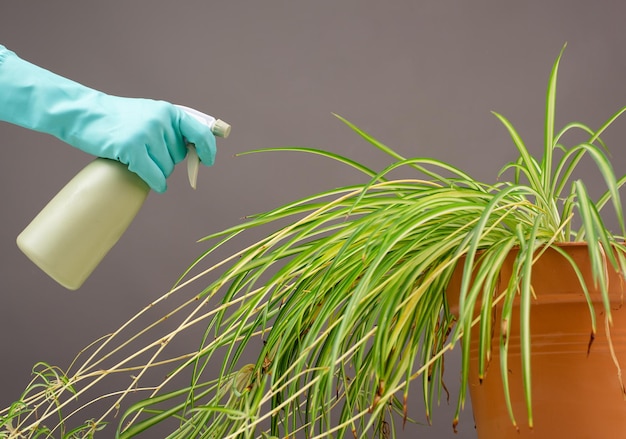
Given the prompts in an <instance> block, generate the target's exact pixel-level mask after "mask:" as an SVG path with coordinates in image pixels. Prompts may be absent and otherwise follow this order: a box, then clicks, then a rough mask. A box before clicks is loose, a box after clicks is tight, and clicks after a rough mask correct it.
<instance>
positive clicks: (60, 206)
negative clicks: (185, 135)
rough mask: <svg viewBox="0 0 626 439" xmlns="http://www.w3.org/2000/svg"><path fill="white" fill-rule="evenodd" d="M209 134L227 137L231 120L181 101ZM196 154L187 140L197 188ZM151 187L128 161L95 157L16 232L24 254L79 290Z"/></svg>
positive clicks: (189, 168) (190, 171) (189, 166)
mask: <svg viewBox="0 0 626 439" xmlns="http://www.w3.org/2000/svg"><path fill="white" fill-rule="evenodd" d="M179 107H180V108H182V109H183V110H184V111H186V112H187V113H189V114H190V115H191V116H193V117H194V118H195V119H197V120H198V121H200V122H201V123H203V124H205V125H207V126H208V127H209V128H210V129H211V131H212V132H213V134H215V135H216V136H219V137H224V138H225V137H228V135H229V134H230V125H228V124H227V123H225V122H223V121H221V120H219V119H215V118H213V117H212V116H209V115H207V114H204V113H201V112H199V111H197V110H194V109H193V108H189V107H183V106H179ZM199 162H200V160H199V158H198V154H197V153H196V150H195V148H194V146H193V144H189V145H188V156H187V171H188V174H189V183H190V184H191V186H192V187H193V188H194V189H195V187H196V178H197V175H198V167H199ZM149 192H150V187H149V186H148V185H147V184H146V183H145V182H144V181H143V180H142V179H141V178H140V177H139V176H138V175H137V174H135V173H133V172H131V171H129V170H128V168H127V167H126V165H124V164H122V163H120V162H118V161H115V160H110V159H105V158H97V159H95V160H93V161H92V162H91V163H89V164H88V165H87V166H86V167H85V168H83V169H82V170H81V171H80V172H79V173H78V174H77V175H76V176H75V177H74V178H73V179H72V180H70V182H69V183H68V184H67V185H66V186H65V187H64V188H63V189H61V191H60V192H59V193H58V194H57V195H56V196H55V197H54V198H53V199H52V200H50V202H49V203H48V204H47V205H46V206H45V207H44V208H43V210H42V211H41V212H40V213H39V214H38V215H37V216H36V217H35V218H34V219H33V221H32V222H31V223H30V224H29V225H28V226H27V227H26V228H25V229H24V231H22V233H20V235H19V236H18V237H17V245H18V247H19V248H20V250H22V252H24V254H25V255H26V256H28V258H29V259H30V260H31V261H33V262H34V263H35V264H36V265H37V266H38V267H39V268H41V269H42V270H43V271H44V272H45V273H46V274H48V275H49V276H50V277H52V278H53V279H54V280H55V281H57V282H58V283H59V284H61V285H63V286H64V287H66V288H68V289H70V290H76V289H78V288H79V287H80V286H81V285H82V284H83V282H85V280H86V279H87V278H88V277H89V275H90V274H91V273H92V272H93V270H94V269H95V268H96V267H97V266H98V264H99V263H100V261H102V259H103V258H104V256H105V255H106V254H107V253H108V252H109V250H110V249H111V248H112V247H113V246H114V245H115V243H116V242H117V241H118V240H119V238H120V237H121V236H122V234H123V233H124V232H125V231H126V229H127V228H128V226H129V225H130V223H131V222H132V220H133V219H134V218H135V216H136V215H137V213H138V212H139V209H140V208H141V206H142V205H143V203H144V201H145V200H146V197H147V196H148V193H149Z"/></svg>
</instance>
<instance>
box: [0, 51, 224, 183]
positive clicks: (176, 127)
mask: <svg viewBox="0 0 626 439" xmlns="http://www.w3.org/2000/svg"><path fill="white" fill-rule="evenodd" d="M0 120H3V121H6V122H10V123H13V124H16V125H20V126H22V127H25V128H29V129H32V130H35V131H40V132H43V133H47V134H51V135H53V136H55V137H57V138H59V139H61V140H62V141H64V142H66V143H68V144H70V145H72V146H74V147H76V148H79V149H81V150H83V151H85V152H87V153H89V154H92V155H95V156H98V157H105V158H109V159H114V160H119V161H120V162H122V163H124V164H126V165H128V168H129V169H130V170H131V171H133V172H135V173H136V174H138V175H139V176H140V177H141V178H142V179H143V180H145V181H146V183H148V185H149V186H150V187H151V188H152V189H153V190H155V191H156V192H165V190H166V189H167V184H166V181H165V180H166V179H167V177H169V175H170V174H171V173H172V171H173V170H174V165H175V164H177V163H179V162H180V161H182V160H183V159H184V158H185V155H186V154H187V146H186V143H187V142H189V143H193V144H195V147H196V151H197V152H198V155H199V157H200V160H201V161H202V163H204V164H205V165H208V166H210V165H212V164H213V163H214V161H215V137H214V136H213V133H211V130H210V129H209V128H208V127H207V126H205V125H203V124H202V123H200V122H198V121H197V120H195V119H194V118H193V117H191V116H189V115H188V114H187V113H185V112H184V111H183V110H181V109H179V108H177V107H176V106H174V105H172V104H170V103H168V102H164V101H154V100H150V99H139V98H123V97H117V96H111V95H107V94H105V93H102V92H99V91H97V90H93V89H91V88H88V87H85V86H83V85H81V84H78V83H76V82H74V81H71V80H69V79H66V78H63V77H61V76H59V75H56V74H54V73H52V72H50V71H48V70H45V69H42V68H40V67H37V66H35V65H33V64H31V63H29V62H27V61H24V60H22V59H21V58H19V57H18V56H17V55H16V54H15V53H13V52H12V51H10V50H7V49H6V48H5V47H4V46H2V45H0Z"/></svg>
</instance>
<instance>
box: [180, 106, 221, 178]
mask: <svg viewBox="0 0 626 439" xmlns="http://www.w3.org/2000/svg"><path fill="white" fill-rule="evenodd" d="M180 112H181V115H180V131H181V133H182V134H183V136H184V137H185V139H186V140H187V142H189V143H193V144H194V145H195V147H196V152H197V153H198V156H199V157H200V160H201V161H202V163H203V164H205V165H206V166H212V165H213V164H214V163H215V153H216V149H217V148H216V145H215V143H216V142H215V136H214V135H213V133H212V132H211V129H210V128H209V127H208V126H206V125H204V124H203V123H201V122H198V121H197V120H196V119H194V118H193V117H192V116H190V115H188V114H187V113H185V112H184V111H183V110H180Z"/></svg>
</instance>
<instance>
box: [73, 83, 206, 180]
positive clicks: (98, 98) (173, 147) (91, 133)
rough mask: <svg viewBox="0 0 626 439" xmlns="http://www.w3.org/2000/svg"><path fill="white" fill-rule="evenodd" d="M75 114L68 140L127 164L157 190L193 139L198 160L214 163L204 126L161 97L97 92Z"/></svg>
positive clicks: (180, 159)
mask: <svg viewBox="0 0 626 439" xmlns="http://www.w3.org/2000/svg"><path fill="white" fill-rule="evenodd" d="M89 100H90V101H91V103H90V104H89V105H88V106H87V107H86V108H85V112H84V114H78V115H77V116H76V118H77V120H75V121H74V123H73V124H72V125H73V126H74V129H73V132H72V133H68V135H67V136H66V139H65V140H66V141H67V142H68V143H69V144H71V145H73V146H75V147H77V148H79V149H81V150H83V151H85V152H87V153H89V154H93V155H96V156H99V157H106V158H110V159H114V160H119V161H120V162H122V163H124V164H126V165H128V169H130V170H131V171H133V172H135V173H136V174H138V175H139V176H140V177H141V178H142V179H143V180H145V181H146V183H148V185H149V186H150V187H151V188H152V189H153V190H155V191H156V192H164V191H165V190H166V188H167V184H166V179H167V178H168V177H169V176H170V174H171V173H172V171H173V170H174V165H176V164H177V163H179V162H181V161H182V160H183V159H184V158H185V156H186V154H187V143H193V144H194V145H195V148H196V151H197V152H198V156H199V157H200V160H201V161H202V163H204V164H205V165H207V166H211V165H213V163H214V161H215V151H216V146H215V137H214V135H213V133H211V130H210V129H209V128H208V127H207V126H206V125H204V124H202V123H200V122H198V121H197V120H195V119H194V118H193V117H191V116H189V115H188V114H187V113H186V112H185V111H183V110H181V109H180V108H178V107H176V106H174V105H172V104H170V103H168V102H164V101H154V100H150V99H135V98H121V97H115V96H110V95H105V94H102V93H97V92H96V95H94V96H93V97H91V98H90V99H89Z"/></svg>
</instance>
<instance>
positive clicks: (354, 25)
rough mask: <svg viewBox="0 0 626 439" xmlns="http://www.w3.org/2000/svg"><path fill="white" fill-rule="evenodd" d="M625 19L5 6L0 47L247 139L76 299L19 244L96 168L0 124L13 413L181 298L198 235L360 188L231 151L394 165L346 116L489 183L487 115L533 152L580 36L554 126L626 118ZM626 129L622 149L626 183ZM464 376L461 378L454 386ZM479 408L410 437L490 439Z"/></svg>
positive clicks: (396, 9) (4, 311)
mask: <svg viewBox="0 0 626 439" xmlns="http://www.w3.org/2000/svg"><path fill="white" fill-rule="evenodd" d="M625 14H626V7H625V6H622V5H620V2H617V1H607V0H601V1H596V2H584V1H530V2H506V1H501V0H500V1H495V0H494V1H473V2H471V1H457V2H446V1H439V2H437V1H432V2H422V1H415V0H402V1H388V2H383V1H373V0H366V1H337V0H320V1H315V2H314V1H310V2H296V1H291V2H290V1H278V0H268V1H230V2H227V1H221V2H209V1H200V0H196V1H193V0H178V1H175V2H174V1H163V0H158V1H155V0H135V1H130V2H129V1H121V0H108V1H99V2H76V1H67V0H58V1H55V2H36V3H35V2H26V1H21V2H17V1H15V2H3V3H2V5H1V6H0V43H2V44H5V45H6V46H7V47H9V48H10V49H12V50H14V51H16V52H17V53H18V54H20V55H21V56H22V57H23V58H26V59H28V60H30V61H32V62H34V63H36V64H39V65H41V66H43V67H46V68H48V69H50V70H53V71H55V72H57V73H59V74H62V75H64V76H67V77H70V78H72V79H74V80H77V81H79V82H82V83H84V84H87V85H90V86H92V87H94V88H97V89H101V90H103V91H105V92H108V93H111V94H118V95H125V96H143V97H153V98H159V99H166V100H170V101H173V102H177V103H182V104H185V105H189V106H192V107H195V108H198V109H201V110H204V111H206V112H209V113H212V114H214V115H215V116H218V117H220V118H222V119H225V120H227V121H229V122H230V123H231V124H232V125H233V134H232V136H231V137H230V138H229V139H228V140H227V141H220V142H219V144H218V146H219V153H218V156H217V163H216V165H215V166H214V167H213V168H212V169H202V170H201V175H200V179H199V189H198V190H197V191H195V192H194V191H192V190H191V189H190V188H189V187H188V186H187V184H186V175H185V170H184V169H183V167H179V169H177V170H176V172H175V173H174V175H173V177H172V178H171V179H170V180H169V186H170V189H169V190H168V192H167V193H165V194H163V195H157V194H152V195H151V196H150V197H149V199H148V201H147V203H146V204H145V207H144V209H143V210H142V211H141V212H140V214H139V216H138V218H137V219H136V221H135V222H134V223H133V225H132V226H131V228H130V229H129V230H128V232H127V234H126V235H125V236H124V238H123V239H122V241H121V242H120V243H119V244H118V245H117V246H116V247H115V248H114V249H113V251H111V253H110V254H109V256H108V257H107V258H106V259H105V261H104V262H103V263H102V264H101V266H100V267H99V268H98V269H97V271H96V272H95V273H94V274H93V276H92V277H91V278H90V279H89V280H88V282H87V283H86V284H85V285H84V286H83V288H82V289H80V290H79V291H77V292H69V291H66V290H64V289H63V288H61V287H59V286H58V285H56V284H55V283H54V282H53V281H51V280H50V279H48V278H47V277H46V276H45V275H44V274H42V273H41V272H40V271H38V270H37V269H36V268H35V267H34V266H33V265H32V264H31V263H30V262H29V261H28V260H27V259H26V258H25V257H24V256H23V255H22V254H21V253H20V252H19V250H18V249H17V247H16V246H15V243H14V241H15V237H16V236H17V235H18V233H19V232H20V231H21V230H22V228H23V227H25V226H26V224H27V223H28V222H29V221H30V220H31V219H32V217H33V216H34V215H35V214H36V213H37V212H38V211H39V210H40V209H41V208H42V207H43V205H44V204H45V203H46V202H47V200H48V199H49V198H50V197H51V196H53V195H54V194H55V193H56V192H57V191H58V190H59V189H60V187H61V186H62V185H63V184H64V183H65V182H66V181H68V180H69V179H70V178H71V177H72V176H73V175H74V174H75V173H76V172H77V171H78V170H79V169H80V168H81V167H82V166H83V165H84V164H86V163H88V162H89V161H90V160H91V159H90V158H89V157H87V156H86V155H85V154H83V153H82V152H80V151H77V150H74V149H73V148H71V147H68V146H66V145H65V144H63V143H61V142H59V141H57V140H56V139H54V138H51V137H48V136H45V135H42V134H38V133H34V132H29V131H27V130H24V129H21V128H18V127H15V126H10V125H8V124H4V123H2V124H0V143H1V144H2V146H1V147H0V197H1V199H2V212H1V214H0V218H1V221H2V227H1V228H0V251H1V260H2V264H0V279H1V284H0V285H1V294H0V309H1V318H0V350H1V353H0V358H1V359H2V362H1V366H0V367H1V370H2V373H0V405H5V404H6V403H8V402H9V401H11V400H13V399H14V398H16V397H17V396H18V395H19V392H20V391H21V390H22V389H23V388H24V386H25V385H26V383H27V382H28V381H29V379H30V368H31V366H32V365H33V364H34V363H35V362H37V361H40V360H43V361H47V362H49V363H52V364H58V365H61V366H66V365H67V364H68V363H69V361H70V360H71V359H72V358H73V356H74V354H76V353H77V352H78V350H79V349H81V348H82V347H84V346H85V345H86V344H88V343H89V342H91V341H92V340H94V339H95V338H97V337H99V336H101V335H102V334H104V333H106V332H109V331H111V330H113V329H115V328H116V327H117V326H118V325H119V324H120V323H121V322H123V321H124V320H125V318H128V317H129V316H130V315H132V314H134V312H135V311H137V310H138V309H140V308H141V307H142V306H144V305H145V304H147V303H148V302H149V301H151V300H152V299H154V298H156V297H158V296H159V295H161V294H162V293H164V292H165V291H167V289H168V288H169V286H170V285H171V284H172V283H173V282H174V281H175V280H176V278H177V277H178V275H179V274H181V273H182V271H183V270H184V268H185V267H187V266H188V265H189V264H190V263H191V262H192V261H193V259H194V258H195V257H196V256H197V255H199V254H200V253H201V252H202V251H203V250H204V249H205V248H206V245H205V244H198V243H196V240H197V239H198V238H201V237H202V236H204V235H206V234H208V233H211V232H214V231H217V230H220V229H222V228H225V227H227V226H230V225H233V224H237V223H238V222H240V220H241V218H242V217H243V216H245V215H246V214H250V213H255V212H258V211H261V210H264V209H269V208H271V207H273V206H276V205H278V204H279V203H282V202H286V201H289V200H292V199H295V198H296V197H300V196H304V195H307V194H311V193H313V192H314V191H319V190H323V189H327V188H331V187H334V186H337V185H343V184H348V183H353V182H356V181H362V177H360V176H358V175H356V174H354V173H352V172H347V171H346V170H345V169H344V168H342V167H340V166H337V165H334V164H330V163H328V162H327V161H326V160H323V159H319V158H314V157H308V156H303V155H297V154H291V153H285V154H279V155H276V154H272V155H256V156H246V157H234V154H236V153H239V152H243V151H246V150H250V149H253V148H258V147H271V146H282V145H301V146H311V147H321V148H326V149H330V150H332V151H336V152H340V153H343V154H348V155H350V156H352V157H354V158H355V159H357V160H360V161H363V162H365V163H367V164H369V165H371V166H376V167H378V168H380V167H382V166H384V165H385V164H386V163H387V162H388V160H387V158H386V157H383V156H382V155H381V154H380V153H377V152H375V151H373V150H372V149H371V148H369V147H368V146H367V145H366V144H365V143H364V142H363V141H361V140H360V139H359V138H357V137H356V136H355V135H354V134H352V133H351V132H350V130H349V129H347V128H346V127H345V126H343V125H342V124H341V123H340V122H339V121H338V120H336V119H335V118H334V117H333V116H332V114H331V113H332V112H335V113H339V114H341V115H343V116H345V117H346V118H348V119H350V120H351V121H353V122H354V123H356V124H358V125H360V126H361V127H362V128H365V129H366V130H369V131H370V132H371V133H372V134H373V135H375V136H377V137H378V138H379V139H380V140H381V141H383V142H385V143H386V144H388V145H390V146H392V147H393V148H395V149H396V150H397V151H398V152H399V153H401V154H403V155H406V156H414V155H432V156H435V157H437V158H441V159H445V160H449V161H451V162H452V163H454V164H457V165H460V166H464V167H465V169H466V170H467V171H468V172H470V173H473V174H475V175H476V176H477V177H479V178H482V179H486V180H493V179H495V176H496V172H497V170H498V169H499V168H500V167H501V166H502V165H503V164H504V163H505V162H506V161H507V160H509V159H510V158H511V157H513V156H514V149H513V147H512V145H511V143H510V141H509V139H508V138H507V135H506V133H505V132H504V129H503V128H502V127H501V126H500V125H499V123H498V122H497V121H496V120H495V118H494V117H493V116H492V115H491V114H490V110H496V111H498V112H500V113H503V114H505V115H506V116H508V117H509V118H510V119H511V120H512V121H513V123H515V124H516V125H517V127H518V128H519V130H520V132H521V133H522V135H523V136H525V137H526V139H527V142H528V143H529V145H531V147H532V148H533V149H534V150H537V148H539V147H540V146H539V144H540V141H541V138H542V133H543V126H542V117H543V104H544V90H545V84H546V80H547V76H548V73H549V70H550V68H551V66H552V62H553V60H554V58H555V57H556V55H557V54H558V51H559V50H560V48H561V46H562V45H563V44H564V43H565V42H568V48H567V50H566V55H565V58H564V60H563V62H562V67H561V76H560V87H559V90H560V91H559V100H558V121H559V122H560V123H563V122H564V121H569V120H572V119H576V120H581V121H584V122H587V123H589V124H591V125H592V126H597V125H598V124H599V123H600V122H601V121H603V120H604V119H605V118H606V117H608V116H609V115H610V114H611V113H613V112H614V111H615V110H617V109H618V108H619V107H620V106H622V105H626V89H625V87H624V78H625V77H626V33H625V32H624V21H623V19H624V16H625ZM625 127H626V122H621V123H618V124H617V125H616V126H615V127H614V128H612V129H611V131H610V132H609V133H608V134H607V136H606V140H607V142H608V143H609V147H612V151H613V153H614V164H615V166H617V167H619V168H620V169H623V168H624V166H625V165H626V163H625V161H626V154H624V153H623V149H624V142H623V136H624V134H626V133H625V132H626V130H625ZM196 342H197V341H196V340H190V342H189V343H190V345H193V344H194V343H196ZM454 358H455V357H452V359H451V360H450V361H454ZM450 367H451V368H452V366H450ZM452 369H453V368H452ZM456 382H457V380H456V379H455V377H454V376H453V377H452V378H449V382H448V385H449V387H450V388H451V389H452V391H453V392H456V390H457V389H456V388H455V385H456V386H457V387H458V385H457V384H456ZM470 411H471V407H468V409H467V410H466V414H465V417H464V420H463V421H462V424H461V426H460V434H458V435H456V436H454V435H453V434H452V432H451V428H450V421H451V411H450V409H449V408H447V407H445V405H444V406H443V407H442V408H441V409H439V410H438V411H437V412H436V413H435V425H434V426H433V427H431V428H430V429H426V427H412V428H411V429H410V430H407V432H406V433H405V434H406V437H415V436H416V435H417V434H418V433H419V434H423V435H424V436H423V437H439V438H444V437H456V438H472V437H475V433H474V429H473V423H472V421H471V412H470ZM413 414H414V416H416V417H418V418H419V413H418V412H417V409H416V411H415V412H414V413H413Z"/></svg>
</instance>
